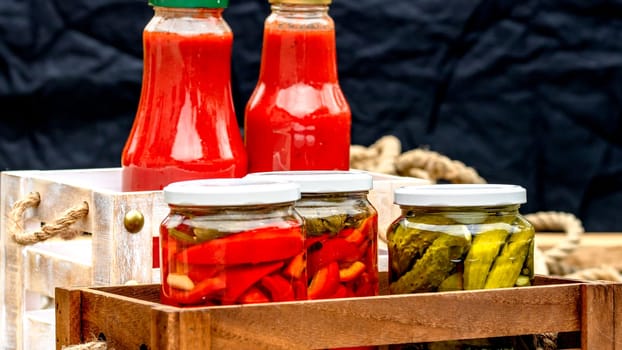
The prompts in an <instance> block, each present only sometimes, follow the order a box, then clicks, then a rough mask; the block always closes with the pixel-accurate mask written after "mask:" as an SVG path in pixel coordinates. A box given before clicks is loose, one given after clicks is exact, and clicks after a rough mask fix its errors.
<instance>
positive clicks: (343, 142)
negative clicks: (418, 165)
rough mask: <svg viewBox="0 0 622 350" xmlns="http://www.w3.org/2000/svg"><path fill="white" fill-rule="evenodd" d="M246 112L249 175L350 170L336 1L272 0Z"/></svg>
mask: <svg viewBox="0 0 622 350" xmlns="http://www.w3.org/2000/svg"><path fill="white" fill-rule="evenodd" d="M270 3H271V8H272V12H271V13H270V15H269V16H268V17H267V19H266V21H265V25H264V37H263V48H262V56H261V67H260V72H259V79H258V82H257V85H256V87H255V90H254V91H253V94H252V95H251V97H250V99H249V101H248V103H247V106H246V111H245V127H244V137H245V144H246V149H247V151H248V157H249V165H248V166H249V172H262V171H275V170H336V169H338V170H348V169H349V167H350V127H351V112H350V106H349V105H348V102H347V101H346V98H345V97H344V95H343V92H342V90H341V87H340V85H339V81H338V78H337V54H336V51H337V50H336V45H335V25H334V22H333V19H332V18H331V17H330V16H329V14H328V10H329V4H330V3H331V1H330V0H270Z"/></svg>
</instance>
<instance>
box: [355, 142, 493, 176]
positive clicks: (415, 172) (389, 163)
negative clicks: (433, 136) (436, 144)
mask: <svg viewBox="0 0 622 350" xmlns="http://www.w3.org/2000/svg"><path fill="white" fill-rule="evenodd" d="M401 149H402V146H401V143H400V140H399V139H398V138H397V137H395V136H392V135H387V136H383V137H381V138H380V139H379V140H378V141H376V142H375V143H374V144H372V145H371V146H369V147H364V146H360V145H352V146H351V147H350V167H351V168H353V169H360V170H367V171H372V172H378V173H384V174H391V175H401V176H411V177H417V178H420V179H426V180H430V181H432V182H436V181H438V180H441V179H443V180H448V181H450V182H452V183H486V180H484V179H483V178H482V177H481V176H479V175H478V174H477V171H475V169H473V168H472V167H468V166H466V165H465V164H464V163H462V162H460V161H457V160H451V159H449V158H447V157H446V156H444V155H442V154H440V153H438V152H434V151H430V150H427V149H421V148H417V149H414V150H410V151H408V152H405V153H402V154H400V152H401Z"/></svg>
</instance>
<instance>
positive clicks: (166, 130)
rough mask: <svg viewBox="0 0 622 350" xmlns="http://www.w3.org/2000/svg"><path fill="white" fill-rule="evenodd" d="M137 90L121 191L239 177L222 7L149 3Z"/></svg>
mask: <svg viewBox="0 0 622 350" xmlns="http://www.w3.org/2000/svg"><path fill="white" fill-rule="evenodd" d="M150 4H151V5H152V6H153V7H154V11H155V13H154V17H153V18H152V19H151V21H150V22H149V23H148V24H147V26H146V27H145V29H144V32H143V45H144V70H143V83H142V91H141V96H140V102H139V105H138V111H137V113H136V118H135V120H134V125H133V127H132V130H131V132H130V135H129V137H128V140H127V142H126V144H125V148H124V150H123V154H122V165H123V176H122V177H123V180H122V188H123V190H124V191H144V190H161V189H162V188H163V187H164V186H166V185H167V184H169V183H171V182H175V181H182V180H189V179H197V178H216V177H218V178H222V177H242V176H244V175H245V174H246V168H247V157H246V151H245V149H244V145H243V141H242V136H241V133H240V129H239V126H238V124H237V121H236V116H235V111H234V107H233V100H232V94H231V80H230V79H231V48H232V43H233V34H232V32H231V29H230V28H229V26H228V24H227V23H226V21H225V20H224V18H223V17H222V12H223V10H224V8H226V7H227V5H228V0H188V1H181V0H150Z"/></svg>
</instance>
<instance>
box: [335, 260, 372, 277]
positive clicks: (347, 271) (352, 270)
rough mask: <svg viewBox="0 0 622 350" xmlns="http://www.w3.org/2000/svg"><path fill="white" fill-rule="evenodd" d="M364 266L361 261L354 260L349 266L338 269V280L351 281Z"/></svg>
mask: <svg viewBox="0 0 622 350" xmlns="http://www.w3.org/2000/svg"><path fill="white" fill-rule="evenodd" d="M365 267H366V266H365V264H363V263H362V262H360V261H355V262H353V263H352V264H351V265H350V266H348V267H344V268H342V269H339V280H340V281H341V282H350V281H353V280H355V279H356V278H357V277H359V276H360V275H361V274H362V273H363V271H365Z"/></svg>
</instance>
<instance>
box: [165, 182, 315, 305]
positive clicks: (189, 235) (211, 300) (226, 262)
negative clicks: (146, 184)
mask: <svg viewBox="0 0 622 350" xmlns="http://www.w3.org/2000/svg"><path fill="white" fill-rule="evenodd" d="M163 192H164V201H165V202H166V203H167V204H168V205H169V207H170V212H169V214H168V216H167V217H166V218H165V219H164V220H163V221H162V223H161V225H160V239H161V250H160V253H161V258H162V268H161V270H160V271H161V278H162V287H161V301H162V302H163V303H165V304H168V305H174V306H212V305H231V304H251V303H263V302H275V301H292V300H305V299H307V290H306V280H307V278H306V271H305V267H306V254H305V249H304V238H305V236H304V229H303V219H302V218H301V217H300V215H299V214H298V213H297V212H296V211H295V209H294V202H295V201H296V200H298V199H299V198H300V190H299V187H298V185H296V184H293V183H276V182H271V181H264V180H259V181H253V180H249V179H207V180H193V181H182V182H175V183H172V184H170V185H168V186H166V187H165V188H164V191H163Z"/></svg>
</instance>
